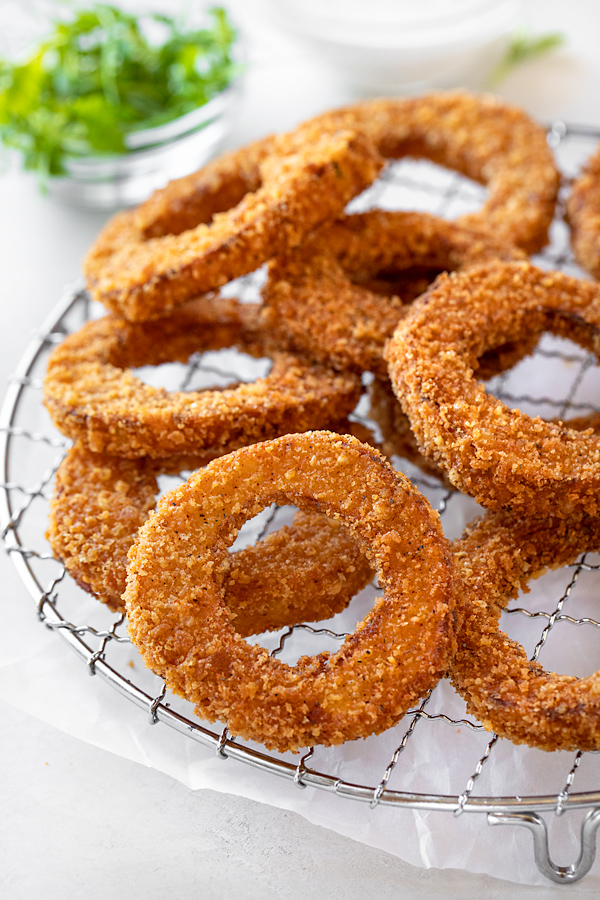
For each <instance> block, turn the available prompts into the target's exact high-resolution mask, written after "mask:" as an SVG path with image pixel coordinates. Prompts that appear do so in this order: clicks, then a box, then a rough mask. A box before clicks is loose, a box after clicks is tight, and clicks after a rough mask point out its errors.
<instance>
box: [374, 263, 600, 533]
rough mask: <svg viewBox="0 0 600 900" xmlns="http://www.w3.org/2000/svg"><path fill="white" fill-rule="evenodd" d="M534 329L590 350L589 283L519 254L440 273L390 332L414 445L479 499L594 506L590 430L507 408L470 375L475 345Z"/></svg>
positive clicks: (529, 508)
mask: <svg viewBox="0 0 600 900" xmlns="http://www.w3.org/2000/svg"><path fill="white" fill-rule="evenodd" d="M543 331H551V332H553V333H555V334H559V335H561V336H563V337H567V338H571V339H572V340H574V341H576V342H578V343H581V344H583V345H584V346H585V347H587V348H588V349H594V350H595V352H596V355H598V352H599V350H600V344H599V342H598V333H599V331H600V286H598V285H597V284H593V283H591V282H586V281H579V280H578V279H576V278H571V277H569V276H568V275H563V274H562V273H560V272H545V271H542V270H541V269H537V268H536V267H535V266H532V265H530V264H529V263H500V262H496V263H490V264H488V265H485V266H481V267H477V268H474V269H470V270H469V271H468V272H464V273H456V274H454V275H450V276H441V277H440V279H438V281H437V282H436V284H435V285H434V286H433V288H432V289H431V290H430V291H428V292H427V293H426V294H423V296H422V297H421V298H420V299H419V300H418V301H417V302H416V303H415V304H414V305H413V306H412V307H411V312H410V314H409V315H408V316H407V317H406V318H405V319H403V320H402V321H401V322H400V323H399V325H398V328H397V329H396V331H395V333H394V336H393V338H392V339H391V340H390V341H389V343H388V345H387V350H386V358H387V361H388V366H389V372H390V378H391V381H392V384H393V386H394V391H395V393H396V395H397V396H398V398H399V400H400V403H401V404H402V408H403V409H404V411H405V413H406V414H407V415H408V417H409V420H410V423H411V427H412V429H413V431H414V432H415V434H416V437H417V441H418V444H419V447H420V449H421V450H422V451H423V452H424V453H425V454H426V455H427V456H429V457H431V458H432V459H435V461H436V462H437V463H438V464H439V465H440V466H441V467H442V468H443V469H444V471H445V472H446V473H447V474H448V477H449V478H450V481H451V482H452V483H453V484H454V485H455V486H456V487H457V488H458V489H459V490H460V491H462V492H463V493H466V494H470V495H471V496H472V497H474V498H475V499H476V500H477V501H478V502H479V503H481V505H482V506H485V507H486V508H489V509H498V508H506V509H513V510H514V511H516V512H521V513H524V514H527V515H530V514H532V512H533V511H535V512H537V513H541V514H554V515H558V516H562V515H564V516H567V515H570V514H571V513H572V512H573V511H574V510H578V509H581V510H585V511H586V512H587V513H589V514H591V515H595V514H596V513H597V511H598V509H599V504H598V496H599V491H600V437H598V436H596V435H595V434H592V433H589V432H583V433H580V432H579V431H577V430H576V429H574V428H569V427H567V426H568V422H567V423H566V424H564V425H563V424H562V423H557V422H548V421H545V420H543V419H541V418H539V417H535V418H532V417H530V416H527V415H526V414H525V413H522V412H521V411H520V410H518V409H509V408H508V407H507V406H506V405H505V404H504V403H502V402H501V401H500V400H498V399H496V398H495V397H493V396H492V395H491V394H488V393H487V392H486V389H485V387H484V385H483V384H482V383H481V382H479V381H477V378H476V371H477V360H478V359H479V358H480V357H481V356H482V355H483V354H484V353H485V352H486V350H490V349H493V348H494V347H495V346H498V345H501V344H504V343H505V342H507V341H517V342H518V341H519V340H520V339H521V337H523V336H525V337H526V336H528V335H531V334H540V333H541V332H543ZM581 424H582V423H581V422H580V421H579V422H578V423H577V425H578V427H581ZM589 424H590V425H592V426H593V424H594V418H593V417H590V419H589Z"/></svg>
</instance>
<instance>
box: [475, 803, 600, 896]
mask: <svg viewBox="0 0 600 900" xmlns="http://www.w3.org/2000/svg"><path fill="white" fill-rule="evenodd" d="M487 819H488V825H523V826H524V827H525V828H528V829H529V831H531V834H532V836H533V853H534V857H535V862H536V865H537V867H538V869H539V870H540V872H541V873H542V875H545V876H546V878H549V879H550V881H555V882H556V883H557V884H573V883H574V882H575V881H579V879H580V878H583V876H584V875H587V873H588V872H589V871H590V869H591V868H592V866H593V864H594V859H595V858H596V831H597V829H598V826H599V825H600V807H596V808H595V809H591V810H590V811H589V812H588V814H587V815H586V817H585V819H584V820H583V822H582V823H581V851H580V853H579V858H578V859H577V862H575V863H573V864H572V865H570V866H557V865H556V863H553V862H552V860H551V859H550V852H549V849H548V828H547V826H546V822H545V821H544V819H542V817H541V816H539V815H538V814H537V813H534V812H523V813H488V817H487Z"/></svg>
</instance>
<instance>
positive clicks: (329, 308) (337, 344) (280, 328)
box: [262, 210, 525, 376]
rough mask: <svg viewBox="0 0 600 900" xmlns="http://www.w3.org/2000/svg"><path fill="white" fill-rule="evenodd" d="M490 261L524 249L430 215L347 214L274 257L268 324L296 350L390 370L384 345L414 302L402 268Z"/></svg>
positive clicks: (339, 363) (335, 362)
mask: <svg viewBox="0 0 600 900" xmlns="http://www.w3.org/2000/svg"><path fill="white" fill-rule="evenodd" d="M490 259H506V260H510V259H525V254H524V253H523V252H522V251H521V250H518V249H517V248H515V247H512V246H511V245H508V244H506V243H503V242H501V241H497V240H495V239H494V238H492V237H491V236H490V235H489V234H486V233H482V232H478V231H475V230H473V229H467V228H462V227H460V226H459V225H456V224H454V223H453V222H446V221H444V220H443V219H438V218H436V217H435V216H430V215H427V214H426V213H406V212H384V211H382V210H372V211H371V212H367V213H362V214H361V215H352V216H345V217H343V218H341V219H339V220H338V221H336V222H334V223H332V224H327V225H325V226H322V227H321V228H320V229H318V230H317V231H316V232H314V233H313V234H312V235H311V236H310V237H308V238H307V239H306V240H305V241H304V243H303V244H301V245H300V247H297V248H296V249H294V250H292V251H290V252H289V253H287V254H286V255H284V256H282V257H278V258H277V259H275V260H273V261H272V262H271V264H270V266H269V270H268V276H267V281H266V284H265V286H264V288H263V291H262V298H263V303H264V307H263V323H264V325H265V327H266V328H268V329H269V330H270V331H271V333H272V334H274V335H276V336H277V338H278V339H279V340H280V341H282V342H283V343H285V344H286V345H287V346H288V347H289V349H293V350H297V351H300V352H305V353H308V354H309V355H310V356H311V357H312V358H313V359H316V360H318V361H319V362H322V363H326V364H330V365H332V366H334V367H335V368H338V369H346V368H351V369H353V370H355V371H375V372H377V373H378V374H379V375H382V376H385V375H386V374H387V368H386V365H385V361H384V359H383V344H384V342H385V340H386V339H387V338H388V337H390V335H391V334H392V332H393V330H394V328H395V327H396V325H397V324H398V320H399V319H400V318H402V316H403V315H406V311H407V310H408V308H409V307H408V306H407V305H405V303H406V302H407V300H405V298H404V297H402V295H401V294H400V296H396V295H395V294H396V291H395V290H394V282H393V279H394V278H395V277H396V276H397V273H398V272H402V271H403V270H407V269H410V267H417V269H418V270H420V271H423V270H425V271H427V270H434V271H435V270H438V271H439V270H449V271H454V270H455V269H463V268H467V267H469V266H471V265H474V264H476V263H482V262H486V261H488V260H490ZM374 280H377V281H378V282H379V284H376V285H374V284H373V282H374ZM386 281H387V282H388V292H387V295H383V296H382V295H381V293H380V290H381V287H382V282H383V283H385V282H386ZM373 287H376V288H377V291H376V292H374V291H373V290H372V288H373Z"/></svg>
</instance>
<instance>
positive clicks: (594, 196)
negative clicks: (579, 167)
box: [567, 144, 600, 279]
mask: <svg viewBox="0 0 600 900" xmlns="http://www.w3.org/2000/svg"><path fill="white" fill-rule="evenodd" d="M567 221H568V222H569V224H570V226H571V245H572V247H573V252H574V254H575V258H576V260H577V262H578V263H579V265H580V266H582V267H583V268H584V269H585V270H586V271H587V272H589V273H590V274H591V275H593V276H594V278H598V279H600V144H599V145H598V149H597V150H596V151H595V153H594V154H593V155H592V157H591V158H590V159H589V160H588V162H587V165H586V166H585V168H584V170H583V172H582V174H581V175H580V177H579V178H577V179H576V180H575V181H574V183H573V187H572V190H571V194H570V196H569V199H568V200H567Z"/></svg>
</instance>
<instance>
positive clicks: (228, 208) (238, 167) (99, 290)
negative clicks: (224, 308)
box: [84, 126, 383, 321]
mask: <svg viewBox="0 0 600 900" xmlns="http://www.w3.org/2000/svg"><path fill="white" fill-rule="evenodd" d="M382 162H383V161H382V160H381V158H380V157H379V156H378V154H377V153H376V151H375V150H374V149H373V147H372V145H371V144H370V143H369V142H368V141H367V140H366V139H365V138H363V137H362V136H361V135H357V134H356V133H354V132H350V131H347V130H345V131H344V130H339V129H335V128H330V129H323V128H318V129H316V128H313V127H311V126H307V127H305V128H303V129H301V130H299V131H297V132H292V133H290V134H286V135H280V136H275V137H270V138H267V139H266V140H264V141H261V142H258V143H255V144H251V145H250V146H249V147H244V148H242V149H240V150H237V151H235V152H234V153H230V154H227V155H225V156H224V157H222V158H221V159H218V160H216V161H214V162H212V163H210V164H209V165H208V166H206V167H205V168H204V169H201V170H200V171H199V172H197V173H195V174H194V175H190V176H187V177H186V178H183V179H180V180H179V181H175V182H173V183H172V184H171V185H168V186H167V187H166V188H165V189H164V190H163V191H162V192H160V193H159V194H158V196H156V197H155V198H151V200H150V201H148V202H147V204H142V206H141V207H140V208H139V209H138V210H130V211H126V212H122V213H119V214H118V215H117V216H115V217H114V218H113V219H111V221H110V222H109V223H108V225H107V226H106V227H105V228H104V229H103V230H102V232H101V233H100V235H99V237H98V238H97V240H96V242H95V243H94V245H93V246H92V248H91V250H90V251H89V253H88V255H87V257H86V260H85V262H84V271H85V275H86V279H87V283H88V288H89V289H90V291H91V293H92V296H93V297H94V299H95V300H99V301H100V302H101V303H103V304H104V305H105V306H107V307H108V308H109V309H111V310H113V311H114V312H118V313H119V314H120V315H122V316H124V317H125V318H127V319H129V320H130V321H144V320H148V319H153V318H158V317H161V316H164V315H166V314H167V313H168V312H169V311H170V310H171V309H173V308H174V307H175V306H178V305H179V304H181V303H183V302H184V301H186V300H188V299H190V297H193V296H195V295H197V294H199V293H201V292H204V291H209V290H212V289H214V288H217V287H220V286H221V285H223V284H225V283H226V282H228V281H231V280H232V279H234V278H237V277H238V276H241V275H245V274H246V273H248V272H252V271H254V270H255V269H257V268H258V267H259V266H261V265H262V263H264V262H266V260H267V259H270V258H271V257H272V256H273V255H274V254H276V253H279V252H281V251H283V250H284V249H286V248H287V247H290V246H294V245H295V244H297V243H299V241H300V240H301V239H302V237H303V236H304V235H305V234H306V233H307V232H309V231H311V230H312V229H313V228H315V227H316V226H317V225H319V224H321V222H323V221H325V220H326V219H329V218H332V217H333V216H336V215H338V214H339V213H340V212H342V210H343V208H344V206H345V205H346V203H347V202H348V201H349V200H351V199H352V197H354V196H355V195H356V194H358V193H360V191H362V190H363V188H365V187H366V186H367V185H369V184H370V183H371V182H372V181H373V179H374V178H375V177H376V175H377V173H378V171H379V169H380V167H381V165H382Z"/></svg>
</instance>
